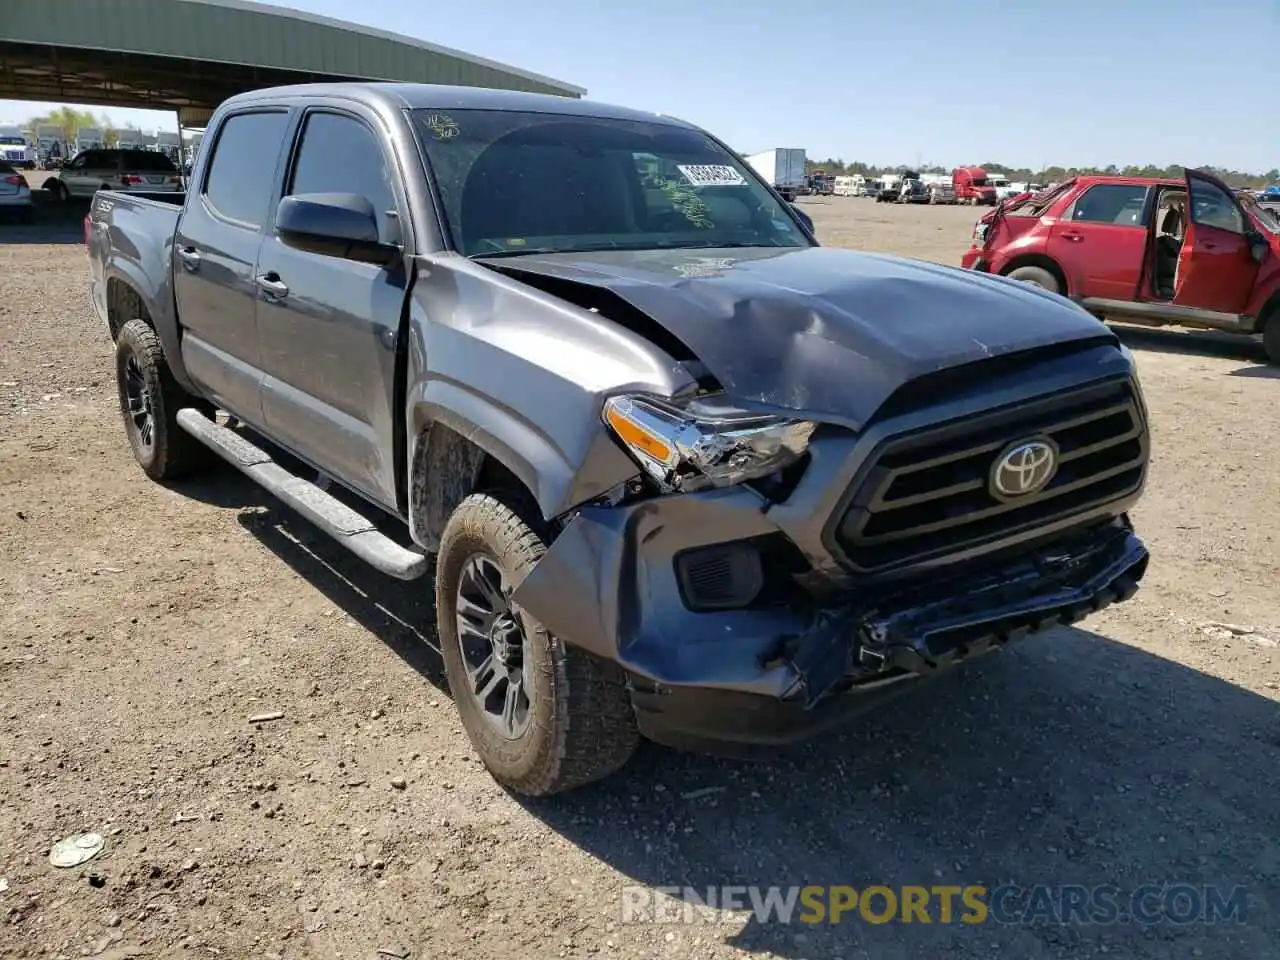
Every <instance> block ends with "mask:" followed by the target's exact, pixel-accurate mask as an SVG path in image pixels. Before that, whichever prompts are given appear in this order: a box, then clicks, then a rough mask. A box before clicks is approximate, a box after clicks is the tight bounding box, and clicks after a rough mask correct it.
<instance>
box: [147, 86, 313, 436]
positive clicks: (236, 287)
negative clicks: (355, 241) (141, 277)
mask: <svg viewBox="0 0 1280 960" xmlns="http://www.w3.org/2000/svg"><path fill="white" fill-rule="evenodd" d="M289 123H290V114H289V111H288V109H287V108H277V109H255V110H249V111H244V112H240V113H233V114H229V115H228V116H227V117H226V118H225V119H224V120H223V121H222V122H221V124H220V125H219V128H218V130H217V131H216V132H215V134H214V135H215V136H216V138H217V139H216V142H215V143H214V144H213V149H212V151H211V154H210V158H209V161H208V162H207V163H205V164H204V165H203V167H202V169H201V171H200V182H199V183H198V184H192V192H191V194H190V195H188V197H187V203H186V206H185V207H184V209H183V213H182V216H181V217H180V218H179V220H178V231H177V234H176V235H175V236H174V241H173V243H174V250H173V264H174V265H173V290H174V297H175V299H176V300H177V305H178V318H179V321H180V322H181V324H182V328H183V339H182V358H183V361H184V362H185V364H186V368H187V371H188V373H190V375H191V376H192V378H193V379H195V380H196V381H197V382H198V383H199V384H200V386H201V388H202V389H203V390H204V391H205V392H206V393H207V394H208V395H209V396H210V397H212V398H213V399H214V400H215V401H216V402H217V404H218V405H219V406H221V407H223V408H224V409H226V410H227V411H229V412H231V413H233V414H235V415H236V416H237V417H240V418H241V419H243V420H245V421H246V422H247V423H249V424H252V425H254V426H259V427H260V426H261V425H262V402H261V397H260V388H261V382H262V359H261V354H260V351H259V345H258V325H257V319H256V317H255V315H254V310H255V305H256V299H257V287H256V286H255V285H254V282H253V276H254V274H253V267H254V263H255V262H256V261H257V259H258V247H259V246H260V245H261V242H262V230H263V225H264V224H266V223H267V222H268V206H269V203H270V201H271V198H272V196H273V194H274V190H275V184H276V179H277V172H278V170H279V168H280V165H281V164H282V163H283V155H284V153H285V141H286V139H287V135H288V130H289Z"/></svg>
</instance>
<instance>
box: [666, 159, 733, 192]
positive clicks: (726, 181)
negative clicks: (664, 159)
mask: <svg viewBox="0 0 1280 960" xmlns="http://www.w3.org/2000/svg"><path fill="white" fill-rule="evenodd" d="M676 169H677V170H679V171H680V172H681V173H682V174H684V178H685V179H686V180H688V181H689V182H690V183H691V184H693V185H694V186H695V187H740V186H742V185H743V184H744V183H746V182H747V181H746V180H745V179H744V178H743V176H742V174H740V173H739V172H738V171H737V170H735V169H733V167H727V166H719V165H717V164H705V163H703V164H678V165H677V166H676Z"/></svg>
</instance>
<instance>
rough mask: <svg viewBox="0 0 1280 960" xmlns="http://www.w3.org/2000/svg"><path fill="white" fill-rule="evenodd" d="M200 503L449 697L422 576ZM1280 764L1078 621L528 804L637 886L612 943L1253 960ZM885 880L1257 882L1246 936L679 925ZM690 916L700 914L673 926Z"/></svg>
mask: <svg viewBox="0 0 1280 960" xmlns="http://www.w3.org/2000/svg"><path fill="white" fill-rule="evenodd" d="M183 492H184V494H185V495H188V496H193V497H195V498H197V499H201V500H204V501H206V502H210V503H215V504H218V505H221V506H225V507H230V508H239V509H241V511H242V512H241V513H240V515H239V518H238V519H239V522H240V524H241V526H242V527H243V528H244V529H245V530H246V531H248V532H249V533H250V534H251V535H252V536H254V537H255V538H256V539H257V540H259V542H261V543H262V544H263V545H264V546H266V547H267V548H268V549H269V550H271V551H272V553H274V554H275V555H276V556H277V557H279V558H280V559H281V560H282V561H284V562H285V563H286V564H288V565H289V566H290V567H291V568H292V569H293V570H295V571H297V573H298V574H299V575H300V576H302V577H303V578H304V579H306V580H307V581H308V582H309V583H310V584H312V585H313V586H315V587H316V589H318V590H319V591H321V592H322V593H323V594H324V595H325V596H326V597H328V598H329V599H331V600H333V602H335V603H336V604H338V605H339V606H340V607H341V608H342V609H343V610H344V611H345V612H346V613H348V614H349V615H350V616H351V617H352V618H354V619H355V620H356V621H357V622H359V623H360V624H362V625H363V626H365V628H366V629H368V630H369V631H370V632H372V633H373V634H375V635H376V636H378V637H379V638H381V639H382V640H383V642H385V643H387V644H388V646H390V647H391V648H392V650H394V651H395V652H396V653H397V654H398V655H399V656H401V657H402V658H403V659H404V660H405V662H406V663H407V664H409V665H410V666H411V667H412V668H413V669H415V670H417V671H418V672H419V673H420V674H422V675H423V676H424V677H426V678H428V679H429V680H431V682H432V683H433V684H435V685H436V686H437V687H439V688H440V689H441V690H442V691H443V692H445V693H446V695H447V690H448V688H447V684H446V683H445V681H444V679H443V671H442V668H441V664H440V659H439V654H438V650H437V648H436V638H435V632H434V629H433V625H434V613H435V612H434V609H433V606H434V605H433V603H432V600H431V589H430V582H429V581H428V580H423V581H417V582H414V583H407V584H406V583H399V582H396V581H392V580H388V579H387V578H385V577H383V576H381V575H379V574H377V573H375V572H374V571H372V570H371V569H370V568H368V567H367V566H365V565H364V564H363V563H361V562H360V561H359V560H358V559H356V558H355V557H353V556H351V555H349V554H348V553H347V552H346V551H344V550H343V549H342V548H341V547H340V546H338V545H337V544H335V543H333V542H332V541H331V540H329V539H328V538H327V537H325V536H324V535H323V534H321V533H320V532H319V531H317V530H315V529H314V528H312V527H311V526H310V525H309V524H307V523H306V522H305V521H304V520H302V519H301V518H299V517H297V516H296V515H294V514H293V513H292V512H291V511H289V510H288V509H287V508H285V507H283V506H281V505H279V504H278V503H277V502H276V501H274V500H272V498H271V497H270V496H269V495H267V494H266V493H264V492H262V491H260V490H259V489H258V488H257V487H255V486H254V485H253V484H251V483H249V482H248V481H247V480H244V479H243V478H241V477H239V476H238V475H236V474H234V473H232V472H231V471H230V470H227V471H226V472H225V473H221V474H217V475H214V476H212V477H209V478H207V479H205V480H202V481H200V482H199V483H197V484H193V485H190V486H184V488H183ZM246 508H248V509H246ZM254 508H257V509H254ZM1239 642H1241V643H1244V642H1247V641H1245V640H1243V639H1242V640H1241V641H1239ZM1278 750H1280V711H1278V710H1277V709H1276V704H1275V703H1274V702H1273V701H1272V700H1269V699H1267V698H1264V697H1261V696H1258V695H1256V694H1254V693H1251V692H1249V691H1247V690H1244V689H1241V688H1239V687H1237V686H1234V685H1232V684H1229V683H1227V682H1224V681H1222V680H1219V679H1217V678H1214V677H1210V676H1207V675H1205V674H1202V673H1200V672H1198V671H1196V670H1193V669H1190V668H1188V667H1185V666H1182V665H1180V664H1178V663H1174V662H1171V661H1168V660H1164V659H1161V658H1159V657H1157V656H1155V655H1153V654H1150V653H1147V652H1145V651H1144V650H1141V649H1139V648H1136V647H1133V646H1130V645H1127V644H1123V643H1119V642H1116V641H1113V640H1110V639H1108V638H1106V637H1104V636H1101V635H1099V634H1096V633H1092V632H1089V631H1087V630H1080V629H1063V630H1056V631H1053V632H1051V633H1048V634H1045V635H1043V636H1040V637H1036V638H1032V639H1030V640H1028V641H1025V642H1023V643H1022V644H1019V645H1016V646H1014V647H1011V648H1009V649H1007V650H1005V651H1004V652H1002V653H1001V654H999V655H996V656H993V657H990V658H987V659H985V660H981V661H978V662H977V663H975V664H973V665H972V666H970V667H969V668H967V669H964V670H961V671H957V672H955V673H953V674H951V675H948V676H946V677H944V678H942V679H940V680H938V681H936V682H934V683H932V684H930V685H928V686H924V687H921V688H919V689H917V690H916V691H914V692H912V693H909V694H907V695H906V696H904V697H903V698H901V699H899V700H897V701H895V702H893V703H891V704H890V705H889V706H887V707H886V708H885V709H884V710H883V712H881V713H879V714H873V715H870V716H866V717H864V718H862V719H861V720H859V721H857V722H856V724H855V725H853V726H851V727H850V728H848V729H847V730H846V731H844V732H842V733H838V734H834V735H832V736H830V737H829V738H827V739H825V740H822V741H819V742H817V743H814V744H811V745H809V746H808V747H805V748H800V749H797V750H792V751H789V752H786V753H782V754H778V755H775V756H773V757H771V758H769V759H768V762H764V763H759V762H748V761H737V760H722V759H716V758H710V757H705V756H701V755H696V754H689V753H680V752H676V751H671V750H667V749H664V748H660V747H657V746H653V745H648V744H646V745H643V746H642V747H641V749H640V750H639V751H638V752H637V754H636V756H635V757H634V759H633V760H632V762H631V764H630V765H629V766H628V767H627V768H626V769H624V770H623V771H622V772H620V773H619V774H617V775H615V776H614V777H612V778H610V779H608V780H606V781H604V782H603V783H599V784H595V785H592V786H589V787H585V788H583V789H580V790H577V791H575V792H573V793H570V794H566V795H563V796H558V797H552V798H546V799H541V800H519V801H518V802H520V803H521V805H522V806H523V807H524V808H525V809H526V810H527V811H528V812H529V813H530V814H531V815H532V816H536V817H538V818H539V819H540V820H542V821H543V822H544V823H546V824H547V825H548V826H550V827H551V828H552V829H554V830H556V831H557V832H558V833H559V834H561V835H562V836H563V837H565V838H566V839H568V840H570V841H571V842H572V843H574V844H575V845H577V846H578V847H580V848H581V849H582V850H583V851H585V852H587V853H589V854H590V855H592V856H593V857H595V858H597V859H598V860H599V861H600V862H601V863H603V864H605V865H607V866H608V867H609V868H610V870H612V871H615V872H616V873H617V874H619V875H620V876H621V878H622V881H621V882H622V883H623V884H627V885H629V887H630V889H629V890H624V891H620V892H618V896H617V899H616V900H615V902H614V903H613V904H612V905H611V906H610V907H608V908H606V909H608V910H612V911H616V912H615V913H614V914H613V915H614V917H615V918H616V919H615V922H617V924H618V926H617V927H616V928H615V930H614V932H613V933H612V934H609V936H611V937H612V938H613V939H614V940H615V941H625V942H632V941H634V940H636V938H637V937H638V936H639V937H641V938H642V940H643V941H655V942H656V941H658V940H662V939H665V937H666V936H667V935H671V936H672V937H673V938H674V939H675V941H678V942H679V943H681V944H684V945H685V946H689V945H690V944H691V943H692V941H693V939H694V938H701V942H702V943H704V944H706V943H711V942H715V943H723V944H725V945H729V946H733V947H735V948H737V949H739V950H742V951H745V952H747V953H752V954H768V955H771V956H775V957H787V958H796V960H799V958H805V957H810V958H812V957H821V958H832V957H845V958H852V957H867V958H872V957H874V958H876V960H893V958H899V957H901V958H903V960H908V958H910V960H915V958H918V957H921V956H944V955H952V954H954V955H957V956H971V955H972V956H999V955H1008V956H1018V957H1021V958H1024V960H1041V958H1043V960H1048V958H1050V957H1063V956H1078V955H1085V954H1088V955H1094V954H1095V953H1098V952H1100V951H1101V948H1102V947H1105V948H1106V952H1109V953H1112V954H1115V955H1118V956H1126V957H1143V958H1146V957H1151V958H1155V957H1162V958H1163V957H1177V958H1181V957H1187V958H1190V957H1193V956H1199V957H1215V958H1231V957H1240V958H1242V960H1244V958H1248V960H1254V958H1257V957H1262V956H1267V955H1271V951H1272V949H1273V948H1272V947H1268V946H1267V945H1268V944H1271V945H1274V944H1275V943H1276V942H1277V939H1276V938H1277V936H1278V935H1280V916H1278V915H1277V912H1276V910H1275V901H1274V898H1272V899H1271V902H1270V903H1269V902H1268V899H1267V898H1268V897H1269V896H1270V895H1269V894H1267V893H1266V892H1265V890H1266V888H1267V887H1268V886H1270V887H1272V889H1274V882H1275V880H1276V878H1277V876H1280V808H1277V806H1276V804H1275V802H1274V798H1275V797H1276V796H1277V792H1278V791H1280V765H1278V764H1277V763H1276V756H1277V751H1278ZM876 884H879V885H883V886H886V887H889V888H890V889H891V890H897V891H900V890H901V888H902V887H904V886H914V885H919V886H922V887H925V888H932V887H935V886H938V885H956V886H969V885H980V886H983V887H986V888H987V889H988V890H990V891H994V890H996V889H998V888H1002V887H1006V885H1010V884H1012V885H1016V886H1017V887H1019V888H1021V889H1022V891H1023V892H1024V893H1025V892H1026V890H1027V888H1031V887H1035V886H1037V885H1048V886H1049V887H1050V888H1056V887H1059V885H1080V886H1081V887H1085V888H1097V887H1099V886H1102V885H1110V884H1114V885H1115V886H1116V887H1118V888H1119V891H1120V895H1119V897H1118V902H1119V903H1120V904H1121V905H1122V906H1124V905H1125V904H1127V903H1128V900H1127V899H1126V898H1127V897H1128V896H1129V895H1130V894H1132V893H1133V892H1134V891H1136V890H1138V888H1140V887H1141V886H1142V885H1143V884H1165V885H1168V884H1190V885H1192V886H1193V887H1194V888H1195V889H1196V890H1201V891H1202V890H1203V889H1204V885H1212V886H1214V887H1216V888H1217V889H1218V891H1220V894H1221V896H1222V897H1223V898H1224V900H1225V899H1229V898H1230V897H1231V896H1233V894H1235V892H1236V891H1237V890H1238V889H1242V890H1244V891H1245V895H1246V898H1247V901H1246V902H1247V906H1246V913H1245V916H1244V921H1245V922H1239V921H1238V920H1227V921H1221V922H1219V923H1217V924H1216V925H1214V924H1204V923H1199V922H1195V923H1182V924H1179V923H1175V922H1172V921H1168V920H1166V921H1164V922H1162V923H1158V924H1140V923H1135V922H1119V923H1111V924H1100V923H1092V924H1090V923H1078V922H1077V923H1065V924H1064V923H1058V922H1052V919H1051V920H1050V922H1044V921H1045V919H1046V917H1048V918H1052V917H1054V916H1057V915H1060V913H1061V911H1062V909H1063V906H1062V901H1061V899H1052V897H1053V896H1059V897H1060V896H1061V894H1056V893H1051V899H1050V900H1048V901H1041V902H1040V906H1041V907H1045V904H1046V903H1047V904H1048V907H1047V908H1045V909H1047V910H1048V911H1049V913H1045V912H1040V913H1038V914H1037V916H1039V918H1040V922H1038V923H1034V924H1033V923H1030V922H1024V921H1026V920H1028V919H1029V918H1030V916H1031V914H1028V913H1026V912H1025V911H1026V910H1027V909H1028V901H1027V900H1026V899H1023V898H1020V897H1018V896H1014V897H1011V898H1002V900H1001V907H1002V909H1001V911H1000V914H999V919H998V920H997V919H994V918H993V919H989V920H988V921H987V922H986V923H984V924H983V925H981V926H978V927H975V926H971V925H968V924H965V923H961V922H950V923H944V922H941V919H942V918H941V915H940V912H939V907H938V903H939V901H938V899H937V898H936V896H935V897H934V898H933V899H931V900H930V901H929V903H928V912H929V917H930V920H931V921H932V922H930V923H927V924H925V923H920V922H915V923H906V924H904V923H900V922H898V921H897V920H894V921H892V922H887V923H879V924H877V923H869V922H867V921H866V920H864V919H862V918H860V917H859V916H858V915H857V914H856V912H855V913H850V914H847V915H846V917H845V918H844V922H842V923H840V924H830V923H825V922H820V923H816V924H810V923H805V922H802V921H801V914H800V908H799V907H797V913H796V915H795V916H794V917H793V920H792V922H790V923H780V922H774V921H765V920H761V919H758V918H751V917H748V918H746V919H743V917H742V916H741V915H739V916H738V917H737V918H736V919H734V920H733V921H732V922H731V923H729V924H728V925H724V924H717V923H715V922H712V921H709V920H706V919H699V917H698V915H697V914H696V913H691V914H690V915H687V918H686V917H682V914H681V910H682V909H683V906H682V903H688V904H690V905H691V907H692V906H694V905H696V903H697V901H698V899H699V898H701V899H703V900H705V899H706V897H707V890H708V888H723V887H726V886H738V887H741V886H748V885H758V886H759V887H760V888H762V892H763V888H767V887H771V886H776V887H781V888H788V887H792V886H795V887H801V886H807V885H821V886H827V887H829V886H837V885H848V886H852V887H856V888H865V887H867V886H870V885H876ZM657 888H666V892H669V893H670V894H671V895H672V896H673V897H674V899H673V900H670V901H668V903H669V904H674V907H670V906H669V907H668V908H667V909H666V910H665V911H664V913H663V918H664V920H665V921H666V922H665V923H660V924H656V925H655V924H652V923H649V924H648V925H646V926H637V927H630V926H628V925H627V923H626V922H624V921H625V920H627V917H626V916H625V915H624V913H623V909H624V907H623V905H624V904H625V903H631V904H632V905H633V906H634V907H635V908H636V913H635V914H634V915H633V916H632V917H631V918H630V919H631V920H633V921H636V920H639V921H640V922H641V923H647V922H646V921H644V920H643V919H642V918H644V917H646V916H650V915H651V914H650V913H648V912H647V911H651V909H652V902H653V901H652V900H651V899H650V898H651V897H652V896H653V894H654V892H655V890H656V889H657ZM780 893H781V894H784V895H785V889H784V890H782V891H780ZM605 896H606V893H605V892H603V891H601V892H599V898H600V899H601V902H602V904H603V901H604V897H605ZM739 896H743V895H742V894H741V893H740V894H739ZM743 900H744V901H746V902H749V900H747V898H746V897H745V896H743ZM876 902H877V904H878V905H879V907H878V908H879V909H881V910H882V909H883V903H884V901H883V900H878V901H876ZM958 902H959V901H958V900H957V903H958ZM1033 902H1034V901H1033ZM1156 906H1157V907H1158V906H1159V898H1157V900H1156ZM1054 910H1057V911H1059V914H1057V915H1055V914H1053V913H1052V911H1054ZM962 912H963V911H962V910H961V909H960V907H959V906H957V908H956V912H955V914H954V915H953V917H954V918H958V917H959V916H961V914H962ZM994 913H995V911H994V908H993V914H994ZM681 919H687V920H688V921H689V922H686V923H679V922H672V921H673V920H681ZM603 922H605V921H604V920H602V923H603ZM654 949H655V950H656V949H657V948H656V947H655V948H654ZM694 949H696V947H694Z"/></svg>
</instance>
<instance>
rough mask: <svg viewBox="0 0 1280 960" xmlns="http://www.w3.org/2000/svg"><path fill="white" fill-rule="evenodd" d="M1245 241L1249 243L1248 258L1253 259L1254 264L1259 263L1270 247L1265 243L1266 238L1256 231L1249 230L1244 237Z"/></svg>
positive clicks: (1264, 257)
mask: <svg viewBox="0 0 1280 960" xmlns="http://www.w3.org/2000/svg"><path fill="white" fill-rule="evenodd" d="M1244 238H1245V240H1247V241H1248V243H1249V256H1251V257H1252V258H1253V262H1254V263H1261V262H1262V261H1263V260H1265V259H1266V257H1267V251H1268V250H1269V249H1271V245H1270V244H1269V243H1267V238H1266V237H1264V236H1263V235H1262V234H1260V233H1258V232H1257V231H1256V230H1250V231H1249V232H1248V233H1246V234H1245V235H1244Z"/></svg>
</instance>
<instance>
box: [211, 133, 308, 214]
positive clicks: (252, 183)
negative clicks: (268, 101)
mask: <svg viewBox="0 0 1280 960" xmlns="http://www.w3.org/2000/svg"><path fill="white" fill-rule="evenodd" d="M288 127H289V114H287V113H285V112H284V111H277V112H273V113H238V114H234V115H233V116H230V117H228V118H227V119H226V120H224V121H223V123H222V129H221V131H220V132H219V133H218V140H217V142H216V143H215V144H214V145H213V162H212V163H211V164H210V165H209V173H208V176H206V177H205V182H204V197H205V200H206V201H207V202H208V204H209V206H210V207H212V208H213V209H214V210H215V211H216V212H217V213H218V214H220V215H221V216H224V217H226V218H228V219H230V220H238V221H240V222H241V223H246V224H251V225H253V226H255V227H260V226H262V224H263V223H265V222H266V219H267V204H268V203H270V201H271V192H272V187H273V186H274V183H275V174H276V160H277V159H278V158H279V156H280V146H281V144H283V143H284V136H285V132H286V131H287V129H288Z"/></svg>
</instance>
